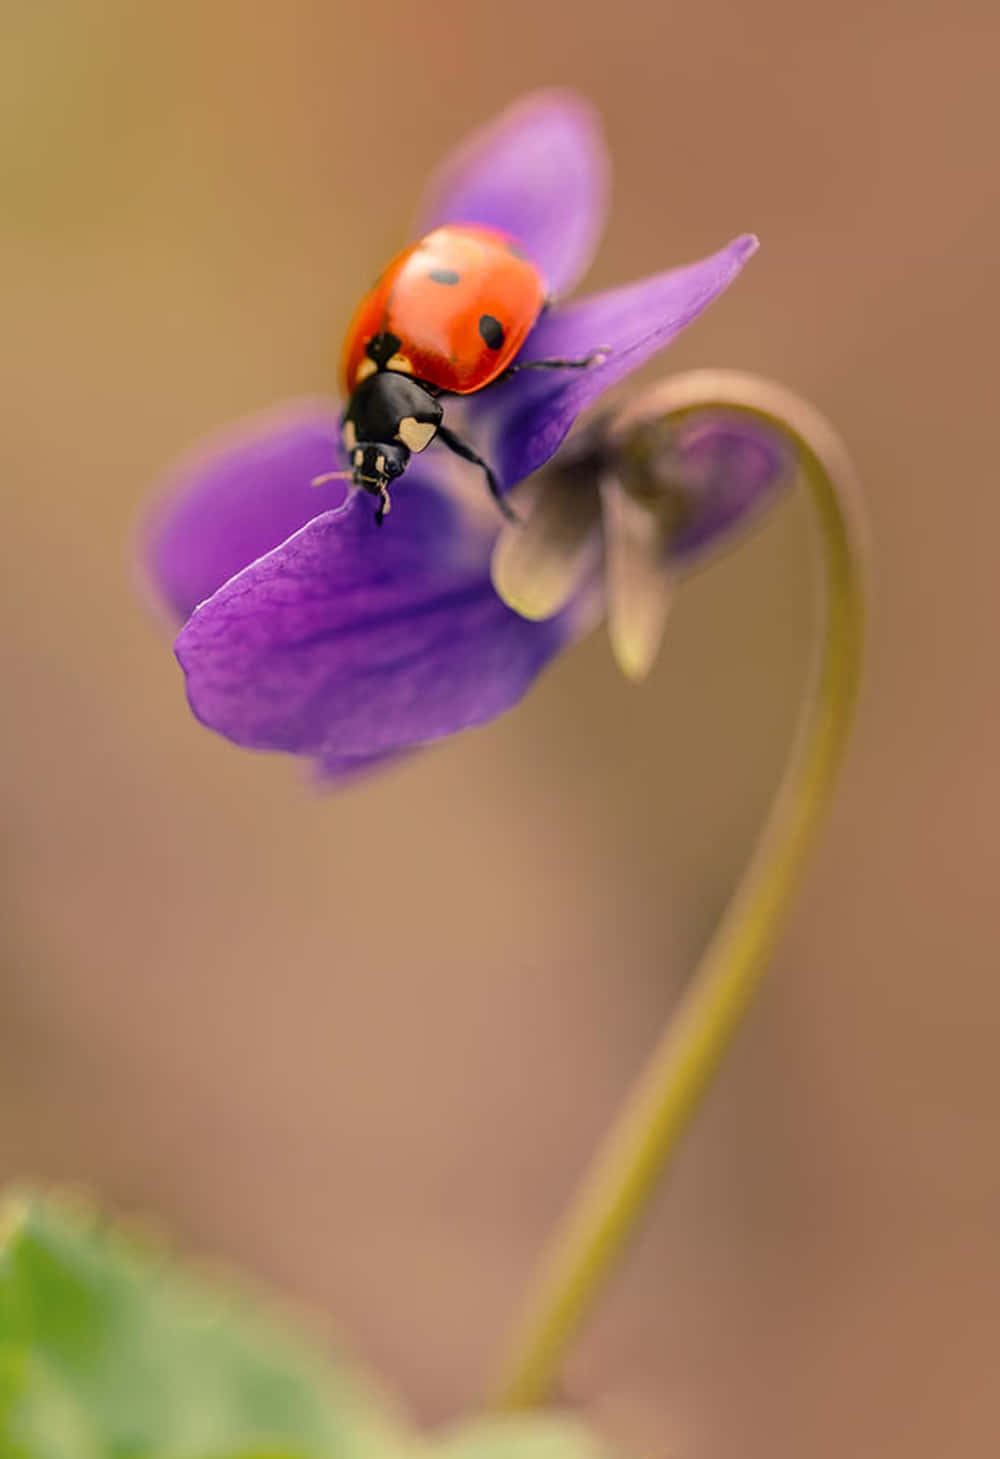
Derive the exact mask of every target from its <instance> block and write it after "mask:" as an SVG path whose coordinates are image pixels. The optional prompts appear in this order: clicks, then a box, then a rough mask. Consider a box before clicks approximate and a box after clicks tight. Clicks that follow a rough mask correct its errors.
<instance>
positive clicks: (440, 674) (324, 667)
mask: <svg viewBox="0 0 1000 1459" xmlns="http://www.w3.org/2000/svg"><path fill="white" fill-rule="evenodd" d="M456 465H457V463H456ZM449 471H450V462H449V461H448V460H447V459H446V458H443V457H439V458H438V459H437V460H436V461H427V460H426V459H425V458H422V459H421V460H420V461H419V462H414V463H413V465H412V466H411V468H410V470H409V471H408V472H407V475H406V477H405V478H404V479H403V481H402V482H401V483H400V484H399V486H398V487H397V490H396V493H395V495H394V497H393V510H392V515H391V517H390V518H389V519H388V520H387V521H386V524H385V525H384V526H383V527H382V528H377V527H376V526H375V525H374V522H373V519H372V504H371V502H370V501H368V500H367V499H366V498H363V497H360V496H356V497H354V498H353V499H352V500H351V501H350V502H349V503H348V505H347V507H346V508H345V509H344V510H343V511H341V512H337V513H327V514H325V515H324V516H322V517H317V518H316V519H315V520H314V521H312V522H310V523H308V525H306V526H305V527H303V528H302V529H301V531H299V532H297V533H296V534H295V536H294V537H292V538H290V539H289V541H287V542H285V543H283V544H282V545H281V546H280V547H278V548H276V549H275V550H274V551H273V552H271V553H269V554H268V555H267V556H266V557H262V558H260V559H258V560H257V561H256V562H253V563H252V564H251V565H250V566H249V567H247V568H246V569H245V570H244V571H243V572H241V573H240V574H239V575H238V576H236V577H235V578H232V579H230V580H229V581H228V582H227V583H225V584H224V585H223V587H222V588H220V590H219V591H218V592H217V593H216V594H215V595H214V596H213V597H212V598H210V599H209V600H208V601H207V602H205V603H203V604H202V605H201V607H200V608H198V609H197V610H196V612H195V613H194V614H193V616H192V617H191V619H190V620H189V622H188V623H187V624H186V626H185V627H184V629H183V630H182V632H181V634H180V636H179V638H178V640H177V656H178V658H179V660H180V662H181V665H182V667H183V669H184V672H185V674H186V675H187V680H188V696H189V699H190V702H191V706H192V708H193V710H194V712H195V714H196V715H197V716H198V718H199V719H201V720H202V721H203V722H204V723H205V724H207V725H209V726H210V727H211V728H213V729H215V730H218V731H219V732H220V733H221V734H224V735H226V736H228V738H229V739H231V740H234V741H235V742H236V743H237V744H241V745H247V746H250V747H253V748H256V749H276V750H288V751H293V752H297V753H302V754H308V755H312V756H315V757H316V758H318V759H319V760H320V761H321V762H322V763H323V764H324V765H326V766H327V767H328V768H330V769H332V770H333V771H334V773H336V771H337V769H338V768H340V767H343V766H346V767H348V768H350V767H351V766H352V765H353V763H354V762H355V761H356V759H357V758H358V757H369V756H382V755H383V754H385V753H387V752H390V751H392V750H396V749H400V748H402V747H404V746H407V745H411V744H415V743H421V742H423V741H427V740H433V739H436V738H438V737H439V736H441V735H446V734H449V733H451V732H452V731H454V730H458V729H463V728H465V727H467V726H469V725H474V724H480V723H482V722H484V721H485V720H488V719H491V718H493V717H494V716H495V715H497V714H499V713H501V712H502V711H503V710H505V709H507V708H508V707H509V706H510V705H512V704H513V703H514V702H515V701H516V700H517V699H519V698H520V696H521V695H522V694H523V693H524V691H525V690H526V689H527V688H528V685H529V684H530V683H531V681H532V679H533V678H534V677H535V675H536V674H537V673H538V672H539V670H540V669H541V668H542V667H543V666H544V665H545V663H546V662H547V661H548V660H549V659H550V658H551V657H552V655H553V654H554V653H556V652H557V651H558V650H559V649H560V648H562V647H563V645H564V644H566V643H567V642H568V641H569V640H570V639H571V638H573V637H575V636H576V635H577V634H579V633H580V632H582V631H584V629H585V628H587V627H589V626H591V624H592V622H593V621H594V619H595V617H596V614H597V612H598V611H599V604H596V603H591V602H589V600H588V601H587V602H586V603H584V602H581V603H576V604H574V605H573V607H572V608H571V609H569V610H567V611H566V612H565V613H563V614H561V615H559V616H558V617H556V618H551V619H549V620H548V621H547V622H545V623H529V622H527V621H526V620H525V619H523V618H520V617H519V616H518V615H517V614H516V613H513V612H512V611H511V610H510V609H509V608H508V607H506V605H505V604H503V603H501V601H500V599H499V598H498V597H497V596H496V594H495V593H494V591H493V588H492V585H491V583H490V579H489V556H490V550H491V547H492V543H493V540H494V538H495V536H496V515H495V508H494V507H493V504H492V503H491V502H489V501H488V500H487V501H485V502H481V498H480V496H479V495H478V494H476V493H471V494H470V493H469V492H468V491H467V490H466V493H465V496H464V497H461V498H458V497H456V496H455V495H454V494H452V492H451V491H450V489H440V484H441V481H442V480H443V479H444V478H446V477H447V476H448V473H449Z"/></svg>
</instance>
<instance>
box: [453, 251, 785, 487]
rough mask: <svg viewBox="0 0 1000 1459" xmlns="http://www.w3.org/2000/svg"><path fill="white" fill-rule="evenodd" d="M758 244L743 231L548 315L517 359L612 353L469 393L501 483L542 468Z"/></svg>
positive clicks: (475, 424) (477, 432)
mask: <svg viewBox="0 0 1000 1459" xmlns="http://www.w3.org/2000/svg"><path fill="white" fill-rule="evenodd" d="M756 250H757V240H756V238H754V237H753V236H752V235H750V234H744V235H743V236H742V237H740V238H737V239H734V241H733V242H732V243H730V244H729V245H728V246H727V247H726V248H723V249H722V250H720V252H718V253H714V254H711V255H710V256H709V257H708V258H703V259H701V260H700V261H699V262H697V263H693V264H688V265H687V266H686V267H684V268H677V269H670V270H669V271H668V272H666V273H663V274H656V275H655V276H654V277H653V278H649V279H642V280H640V281H639V282H638V283H635V284H627V285H626V286H625V287H624V288H620V289H611V290H609V291H608V292H606V293H603V294H595V295H593V296H592V297H591V298H589V299H580V300H578V301H576V302H574V303H570V304H565V305H560V306H558V307H556V308H554V309H552V310H551V311H550V312H548V313H546V314H544V315H543V316H542V318H541V320H540V321H539V323H538V324H537V325H536V327H535V329H534V330H532V333H531V335H530V336H529V339H528V343H527V344H526V345H525V347H524V349H523V350H522V352H521V354H520V355H519V357H518V364H524V363H527V362H530V361H532V360H553V359H556V360H558V359H565V360H579V359H585V358H586V357H587V356H588V355H591V354H594V353H595V352H599V353H601V354H603V355H604V356H605V358H604V359H603V360H602V361H600V362H595V363H594V364H592V365H589V366H588V367H587V368H586V369H576V370H525V371H523V372H521V373H519V374H516V375H514V376H513V377H512V378H511V379H509V380H506V381H504V382H502V383H500V384H496V385H491V386H490V387H489V389H487V390H484V391H483V392H482V395H481V396H470V397H469V400H468V402H467V403H464V402H463V405H464V408H465V410H466V411H467V418H468V421H469V426H470V429H469V431H468V435H469V437H470V439H471V440H472V442H473V444H474V445H475V446H476V448H477V450H479V451H480V452H481V453H482V454H484V455H485V456H486V458H487V460H488V461H489V462H490V463H491V465H492V466H493V469H494V471H495V472H496V473H497V475H498V477H499V478H500V480H501V482H502V483H503V485H505V486H513V484H514V483H515V482H517V481H520V480H522V478H523V477H525V476H528V475H530V474H531V472H532V471H537V470H538V468H539V466H541V465H542V464H543V463H544V462H545V461H547V460H548V459H549V457H550V456H551V455H552V454H553V452H554V451H556V450H557V448H558V447H559V445H560V444H561V443H562V441H563V440H564V438H565V436H566V433H567V432H568V431H569V429H570V427H571V426H572V424H573V422H574V421H575V420H576V418H577V416H578V415H580V414H581V412H582V411H584V410H586V409H587V408H588V407H589V406H591V405H593V404H594V402H595V401H596V400H597V399H598V398H599V397H600V396H601V395H602V394H603V393H604V391H605V390H608V389H609V388H610V387H611V386H612V385H616V384H618V382H619V381H620V380H623V379H625V377H626V376H627V375H630V374H631V373H632V371H633V370H637V369H638V368H639V366H640V365H643V364H645V363H646V361H647V360H648V359H650V358H651V357H652V356H653V355H655V354H656V353H657V352H658V351H659V350H662V349H663V348H664V347H665V346H666V345H668V344H669V343H670V341H671V340H672V339H674V338H675V336H676V335H678V334H680V332H681V330H682V329H684V328H685V326H686V325H688V324H690V323H691V322H692V320H694V319H696V318H697V317H698V315H699V314H700V313H701V312H702V310H703V309H705V308H707V307H708V305H709V304H711V303H712V301H713V300H714V299H716V298H718V296H719V295H720V294H721V293H722V291H723V290H724V289H725V288H726V287H727V286H728V285H729V284H731V283H732V281H733V279H734V278H736V276H737V274H738V273H739V272H740V270H741V268H742V267H743V265H744V263H746V261H747V259H748V258H750V257H751V256H752V254H754V253H755V252H756Z"/></svg>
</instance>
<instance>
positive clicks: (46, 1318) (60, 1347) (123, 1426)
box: [0, 1199, 406, 1459]
mask: <svg viewBox="0 0 1000 1459" xmlns="http://www.w3.org/2000/svg"><path fill="white" fill-rule="evenodd" d="M405 1433H406V1431H405V1430H404V1429H403V1428H402V1426H401V1424H400V1423H399V1421H398V1420H397V1419H395V1418H393V1417H392V1416H391V1415H390V1413H389V1411H388V1409H387V1408H386V1407H385V1405H384V1403H383V1402H380V1401H379V1400H378V1399H377V1398H376V1396H375V1394H374V1391H373V1390H372V1388H371V1387H370V1385H366V1383H365V1382H364V1381H363V1380H362V1379H361V1378H360V1376H359V1375H358V1374H357V1373H355V1372H353V1371H351V1370H349V1369H347V1368H346V1367H342V1366H336V1367H335V1366H333V1365H332V1364H330V1363H329V1362H327V1361H325V1360H324V1359H323V1358H321V1357H320V1355H319V1353H318V1352H317V1351H316V1350H315V1349H313V1348H311V1347H310V1346H309V1344H308V1343H306V1342H304V1341H301V1340H296V1339H293V1338H291V1337H290V1336H288V1334H287V1333H286V1332H285V1331H283V1330H282V1328H281V1326H280V1325H279V1324H278V1323H277V1322H275V1321H274V1319H273V1318H271V1317H269V1316H267V1315H262V1314H261V1312H260V1311H259V1310H258V1309H257V1308H255V1307H253V1306H252V1305H251V1304H250V1303H249V1302H248V1301H247V1300H246V1298H244V1297H242V1296H238V1295H237V1294H236V1293H235V1292H233V1291H232V1290H231V1289H228V1288H227V1287H226V1286H224V1285H223V1284H222V1283H221V1282H214V1281H213V1282H206V1283H204V1284H199V1283H196V1282H195V1281H194V1280H193V1279H191V1278H189V1277H186V1276H182V1275H181V1274H180V1273H179V1271H178V1270H177V1268H176V1267H175V1266H174V1265H173V1264H172V1263H171V1262H169V1261H168V1259H167V1258H166V1256H165V1254H164V1253H163V1252H162V1251H157V1250H156V1249H155V1248H153V1247H151V1246H150V1245H149V1244H147V1245H146V1247H145V1248H144V1247H143V1245H142V1244H140V1243H139V1242H138V1241H136V1240H134V1239H132V1240H129V1239H127V1238H125V1237H122V1236H121V1235H119V1234H117V1233H114V1232H112V1231H110V1230H109V1229H108V1228H107V1227H106V1226H105V1225H104V1224H103V1223H101V1222H100V1221H99V1220H98V1219H97V1218H96V1217H95V1216H94V1215H93V1214H92V1213H89V1212H84V1211H81V1210H76V1211H73V1210H71V1209H70V1208H68V1207H67V1206H66V1205H65V1204H63V1205H59V1204H53V1203H43V1202H40V1201H37V1200H31V1199H22V1200H19V1201H15V1202H12V1203H9V1204H8V1205H7V1206H6V1208H5V1209H4V1211H3V1214H2V1215H0V1459H314V1456H315V1459H355V1456H358V1455H366V1456H371V1455H383V1454H388V1453H389V1452H390V1451H392V1452H396V1451H397V1450H398V1447H399V1446H400V1445H401V1443H402V1441H403V1439H404V1436H405Z"/></svg>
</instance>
